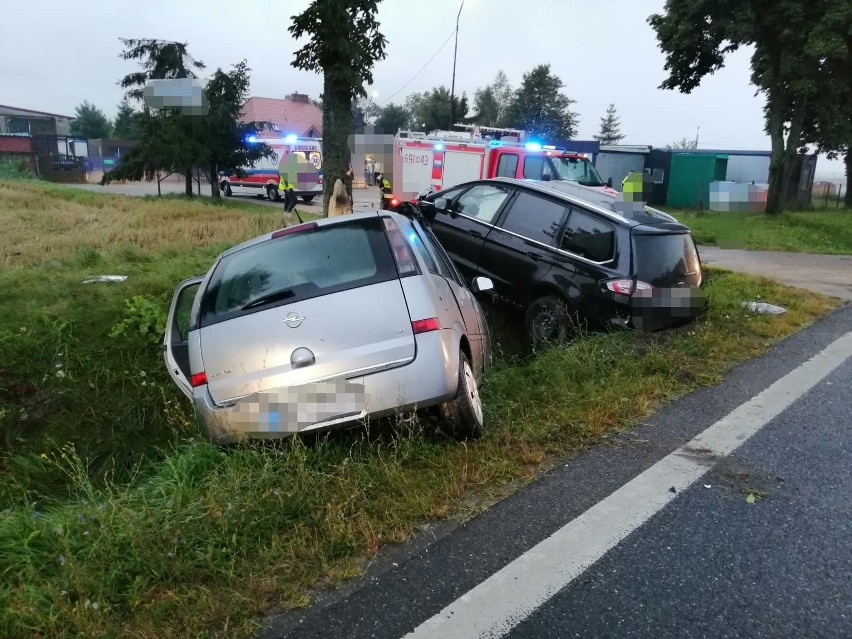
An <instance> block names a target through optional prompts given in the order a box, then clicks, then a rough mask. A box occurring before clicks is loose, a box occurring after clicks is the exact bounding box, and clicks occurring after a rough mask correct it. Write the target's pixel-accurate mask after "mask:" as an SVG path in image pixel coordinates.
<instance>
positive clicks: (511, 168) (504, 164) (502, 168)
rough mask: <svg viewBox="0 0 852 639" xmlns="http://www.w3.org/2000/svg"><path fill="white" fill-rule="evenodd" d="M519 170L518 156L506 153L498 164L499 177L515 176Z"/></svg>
mask: <svg viewBox="0 0 852 639" xmlns="http://www.w3.org/2000/svg"><path fill="white" fill-rule="evenodd" d="M517 172H518V156H517V155H514V154H510V153H504V154H503V155H501V156H500V162H499V163H498V164H497V177H507V178H513V177H515V174H516V173H517Z"/></svg>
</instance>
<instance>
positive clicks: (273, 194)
mask: <svg viewBox="0 0 852 639" xmlns="http://www.w3.org/2000/svg"><path fill="white" fill-rule="evenodd" d="M266 195H267V196H268V197H269V199H270V200H272V201H273V202H279V201H281V193H279V191H278V189H277V188H276V187H274V186H272V185H271V184H270V185H269V186H267V187H266Z"/></svg>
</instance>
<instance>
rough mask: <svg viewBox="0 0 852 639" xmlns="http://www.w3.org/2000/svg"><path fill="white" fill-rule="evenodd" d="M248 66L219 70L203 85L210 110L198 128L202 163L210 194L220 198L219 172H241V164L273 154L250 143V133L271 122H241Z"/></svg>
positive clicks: (266, 148)
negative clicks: (205, 170)
mask: <svg viewBox="0 0 852 639" xmlns="http://www.w3.org/2000/svg"><path fill="white" fill-rule="evenodd" d="M249 71H250V70H249V68H248V65H247V63H246V61H245V60H243V61H242V62H239V63H238V64H236V65H234V67H233V69H232V70H231V71H228V72H225V71H222V69H216V73H214V74H213V77H212V78H211V79H210V81H209V82H208V83H207V86H205V87H204V92H205V94H206V95H207V101H208V103H209V105H210V111H209V112H208V114H207V115H206V116H202V119H201V120H200V122H199V123H198V126H197V127H196V128H197V130H198V132H199V134H200V142H201V144H202V147H203V151H202V155H203V166H204V167H205V168H206V169H207V178H208V180H209V182H210V194H211V195H212V196H213V197H214V198H218V197H219V179H218V177H219V171H220V170H225V171H226V172H228V173H229V174H234V173H237V174H238V173H239V172H240V171H241V169H242V167H245V166H254V164H255V163H256V162H257V161H258V160H261V159H263V158H269V157H274V156H275V154H274V153H273V151H272V149H270V148H269V146H268V145H266V144H264V143H262V142H254V143H251V142H249V141H248V140H249V138H250V137H251V136H255V135H257V133H258V132H259V131H261V130H263V129H265V128H269V127H271V124H270V123H268V122H242V121H241V119H240V118H241V112H242V107H243V105H244V104H245V103H246V101H247V100H248V98H249V85H250V82H251V79H250V77H249Z"/></svg>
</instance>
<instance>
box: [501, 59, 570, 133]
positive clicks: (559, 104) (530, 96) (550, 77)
mask: <svg viewBox="0 0 852 639" xmlns="http://www.w3.org/2000/svg"><path fill="white" fill-rule="evenodd" d="M564 86H565V85H564V84H563V83H562V80H560V79H559V77H558V76H556V75H555V74H553V73H551V71H550V65H549V64H540V65H539V66H537V67H535V68H533V70H532V71H530V72H529V73H525V74H524V78H523V81H522V82H521V86H520V88H518V90H517V92H516V93H515V98H514V100H513V102H512V106H511V108H510V110H509V117H508V121H509V124H510V125H511V126H513V127H516V128H519V129H524V130H525V131H527V132H529V133H530V134H532V135H534V136H536V137H541V138H543V139H545V140H558V139H571V138H573V137H574V136H575V135H577V124H578V116H577V114H576V113H575V112H573V111H572V110H571V105H572V104H574V103H575V100H572V99H571V98H569V97H568V96H567V95H565V94H563V93H562V89H563V88H564Z"/></svg>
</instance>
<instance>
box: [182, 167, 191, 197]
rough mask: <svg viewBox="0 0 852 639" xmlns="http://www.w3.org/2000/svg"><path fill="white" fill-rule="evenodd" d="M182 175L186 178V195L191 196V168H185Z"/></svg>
mask: <svg viewBox="0 0 852 639" xmlns="http://www.w3.org/2000/svg"><path fill="white" fill-rule="evenodd" d="M183 177H184V178H185V180H186V189H185V194H186V197H192V169H186V170H185V171H184V173H183Z"/></svg>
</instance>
